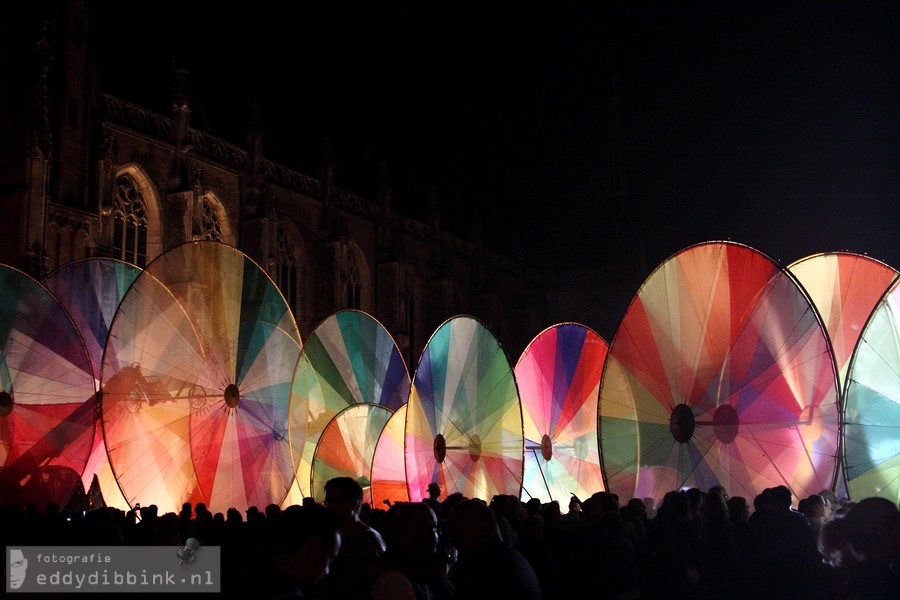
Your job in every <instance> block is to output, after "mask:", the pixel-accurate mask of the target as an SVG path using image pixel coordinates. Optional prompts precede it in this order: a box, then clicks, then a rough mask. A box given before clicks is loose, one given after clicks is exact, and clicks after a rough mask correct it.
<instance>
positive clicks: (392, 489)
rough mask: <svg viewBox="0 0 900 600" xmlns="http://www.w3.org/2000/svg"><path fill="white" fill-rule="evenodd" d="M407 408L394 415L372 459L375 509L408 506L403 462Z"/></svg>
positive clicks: (405, 406)
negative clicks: (386, 506)
mask: <svg viewBox="0 0 900 600" xmlns="http://www.w3.org/2000/svg"><path fill="white" fill-rule="evenodd" d="M406 409H407V405H406V404H404V405H403V406H401V407H400V408H398V409H397V410H396V411H394V414H393V415H391V418H390V419H388V422H387V425H385V426H384V431H382V432H381V437H379V438H378V445H376V446H375V456H374V457H373V458H372V506H373V507H379V508H380V507H381V506H382V505H383V504H394V503H396V502H409V491H408V490H407V489H406V469H405V467H404V460H403V434H404V433H405V432H406Z"/></svg>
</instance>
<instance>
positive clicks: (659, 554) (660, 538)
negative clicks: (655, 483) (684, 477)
mask: <svg viewBox="0 0 900 600" xmlns="http://www.w3.org/2000/svg"><path fill="white" fill-rule="evenodd" d="M697 529H698V528H697V523H696V522H695V521H694V515H693V512H692V511H691V503H690V500H689V498H688V495H687V494H686V493H685V492H683V491H670V492H668V493H666V494H665V496H663V500H662V504H661V505H660V507H659V510H657V512H656V518H655V519H653V521H652V523H651V524H650V529H649V530H648V532H647V550H648V552H649V553H650V558H651V562H650V564H649V567H650V569H651V571H652V577H649V578H647V579H646V580H645V582H644V584H645V586H647V588H648V589H650V590H653V591H654V592H657V593H663V592H664V593H665V595H666V597H668V598H678V599H680V598H695V597H696V595H697V591H698V590H697V588H698V585H699V582H700V560H701V559H700V538H699V534H698V530H697Z"/></svg>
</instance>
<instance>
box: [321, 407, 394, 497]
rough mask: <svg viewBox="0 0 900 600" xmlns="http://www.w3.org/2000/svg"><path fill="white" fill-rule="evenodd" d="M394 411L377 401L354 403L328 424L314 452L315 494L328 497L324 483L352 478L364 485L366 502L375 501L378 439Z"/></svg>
mask: <svg viewBox="0 0 900 600" xmlns="http://www.w3.org/2000/svg"><path fill="white" fill-rule="evenodd" d="M392 414H393V411H391V410H390V409H389V408H386V407H384V406H379V405H377V404H353V405H351V406H348V407H347V408H345V409H344V410H342V411H341V412H339V413H338V414H337V415H335V417H334V418H333V419H332V420H331V422H329V423H328V425H327V426H326V427H325V430H324V431H322V435H321V436H320V437H319V443H318V444H317V445H316V451H315V453H314V454H313V462H312V477H311V478H310V487H311V488H312V494H311V495H312V497H313V498H315V499H316V501H318V502H322V501H323V500H325V484H326V483H327V482H328V480H329V479H332V478H334V477H350V478H351V479H353V480H355V481H356V482H357V483H359V484H360V486H362V489H363V502H367V503H368V504H369V505H370V506H374V504H373V503H372V460H373V458H374V456H375V448H376V446H377V444H378V438H379V436H380V435H381V432H382V430H383V429H384V426H385V425H386V424H387V422H388V420H389V419H390V418H391V415H392Z"/></svg>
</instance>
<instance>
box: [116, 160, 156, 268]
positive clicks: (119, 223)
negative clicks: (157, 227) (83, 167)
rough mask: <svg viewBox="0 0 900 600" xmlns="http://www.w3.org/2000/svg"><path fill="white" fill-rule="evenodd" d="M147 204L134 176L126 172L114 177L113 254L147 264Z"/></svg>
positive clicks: (139, 264)
mask: <svg viewBox="0 0 900 600" xmlns="http://www.w3.org/2000/svg"><path fill="white" fill-rule="evenodd" d="M148 229H149V220H148V218H147V205H146V202H145V201H144V197H143V195H142V194H141V191H140V190H139V189H138V187H137V185H135V181H134V179H132V178H131V177H129V176H127V175H123V176H120V177H119V178H117V179H116V197H115V202H114V206H113V250H114V251H115V256H116V258H119V259H121V260H125V261H128V262H131V263H134V264H135V265H137V266H138V267H141V268H143V267H145V266H147V233H148Z"/></svg>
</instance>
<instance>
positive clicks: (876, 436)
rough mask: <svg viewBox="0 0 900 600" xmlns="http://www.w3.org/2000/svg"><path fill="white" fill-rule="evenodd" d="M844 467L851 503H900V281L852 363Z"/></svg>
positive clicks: (873, 320) (881, 304) (871, 321)
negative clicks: (873, 498) (879, 500)
mask: <svg viewBox="0 0 900 600" xmlns="http://www.w3.org/2000/svg"><path fill="white" fill-rule="evenodd" d="M845 404H846V411H845V417H844V465H845V470H846V475H847V487H848V489H849V491H850V497H851V498H853V499H856V500H859V499H862V498H866V497H869V496H881V497H882V498H888V499H889V500H891V501H893V502H895V503H896V502H900V279H896V280H895V281H894V283H893V284H892V286H891V287H890V288H889V289H888V291H887V292H886V293H885V295H884V296H883V298H882V300H881V302H879V304H878V305H877V306H876V308H875V309H874V310H873V312H872V315H871V317H870V318H869V320H868V322H867V323H866V326H865V328H864V329H863V333H862V335H861V336H860V338H859V343H858V344H857V346H856V351H855V352H854V354H853V358H852V359H851V362H850V369H849V372H848V377H847V391H846V394H845Z"/></svg>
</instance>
